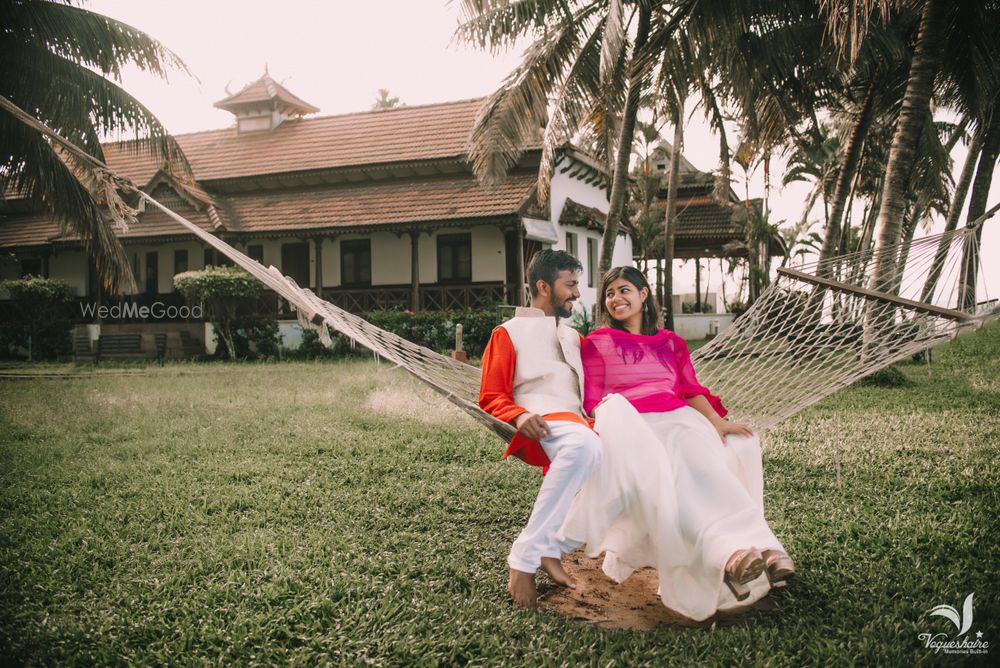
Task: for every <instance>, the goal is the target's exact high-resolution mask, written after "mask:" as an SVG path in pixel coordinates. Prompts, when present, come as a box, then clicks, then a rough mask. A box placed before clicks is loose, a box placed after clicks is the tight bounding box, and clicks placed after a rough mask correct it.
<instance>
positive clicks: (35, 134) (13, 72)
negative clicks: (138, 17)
mask: <svg viewBox="0 0 1000 668" xmlns="http://www.w3.org/2000/svg"><path fill="white" fill-rule="evenodd" d="M0 44H2V46H0V54H2V56H0V98H4V99H0V102H5V101H6V103H5V104H2V105H0V145H2V146H3V149H2V150H0V192H9V191H14V192H17V193H20V194H23V195H26V196H28V197H29V198H31V199H33V200H35V201H37V202H38V203H40V204H43V205H44V206H45V208H46V209H47V210H48V211H49V212H50V213H51V214H52V215H53V216H54V217H55V218H56V219H58V220H60V221H62V222H63V223H64V224H65V225H67V226H68V227H69V229H70V230H72V232H73V233H75V234H76V235H78V236H79V237H80V239H82V241H83V243H84V245H85V247H86V248H87V250H88V252H89V253H90V255H91V257H92V258H93V262H94V264H95V266H96V268H97V271H98V274H99V276H100V277H101V280H102V282H103V283H104V286H105V287H106V288H107V289H109V290H110V291H112V292H123V291H128V290H130V289H131V288H134V286H135V280H134V278H133V276H132V272H131V269H130V267H129V262H128V258H127V257H126V254H125V251H124V249H123V248H122V246H121V243H120V242H119V241H118V238H117V237H116V236H115V234H114V232H113V230H112V228H111V225H109V224H108V221H107V220H106V219H105V216H104V215H103V214H102V205H103V204H105V203H106V200H107V197H108V192H107V191H104V192H100V193H99V194H96V195H95V191H98V190H101V188H100V187H99V186H101V185H103V184H98V183H94V182H92V181H91V182H90V183H87V184H85V183H84V182H83V181H82V180H81V178H83V177H82V172H81V171H79V170H77V169H74V168H75V167H78V165H74V164H73V163H72V160H71V159H70V157H69V156H67V155H66V153H65V152H62V151H59V150H58V149H57V148H56V147H55V146H54V145H53V143H52V142H50V141H48V140H47V139H46V138H45V137H44V136H43V135H42V134H41V133H40V132H39V131H38V130H36V129H34V128H33V127H31V126H30V125H29V124H28V123H27V122H26V121H25V119H24V118H21V117H19V112H22V111H23V112H26V113H27V114H30V115H31V116H33V117H34V118H36V119H38V120H39V121H41V122H43V123H45V124H46V125H48V126H49V127H50V128H52V129H53V130H55V131H56V132H58V133H59V134H60V135H62V136H63V137H65V138H66V139H68V140H69V141H71V142H73V143H74V144H76V145H77V146H79V147H80V148H82V149H83V150H84V151H86V152H87V153H88V154H90V155H91V156H93V157H94V158H97V159H98V160H101V161H103V160H104V152H103V150H102V149H101V140H102V138H104V137H107V136H116V135H117V136H118V137H123V136H124V137H129V138H130V135H133V134H134V135H137V136H139V137H141V138H144V141H142V142H140V143H137V144H136V145H135V146H136V148H137V150H146V151H149V152H152V153H156V154H158V155H161V156H163V158H165V159H166V160H168V161H169V162H170V164H178V163H179V164H183V162H182V161H183V158H182V155H181V152H180V149H179V148H178V147H177V145H176V143H175V142H174V141H173V140H172V139H171V138H170V136H169V135H168V134H167V131H166V130H165V129H164V127H163V125H162V124H161V123H160V121H159V120H157V118H156V117H155V116H154V115H153V113H152V112H151V111H149V109H147V108H146V107H145V106H143V104H142V103H141V102H139V101H138V100H136V99H135V98H134V97H132V96H131V95H129V94H128V93H127V92H126V91H124V90H123V89H122V88H120V87H119V86H118V85H117V84H116V83H114V81H117V80H120V78H121V72H122V70H123V69H124V67H125V66H126V65H135V66H137V67H139V68H140V69H142V70H144V71H147V72H152V73H153V74H156V75H159V76H161V77H165V76H166V72H167V70H168V69H171V68H174V69H180V70H182V71H185V72H186V71H187V69H186V68H185V66H184V64H183V63H182V62H181V60H180V59H179V58H178V57H177V56H176V55H175V54H174V53H173V52H171V51H169V50H168V49H167V48H165V47H164V46H163V45H162V44H160V43H159V42H158V41H156V40H154V39H153V38H152V37H150V36H149V35H147V34H146V33H144V32H142V31H140V30H136V29H135V28H133V27H131V26H129V25H126V24H124V23H121V22H120V21H116V20H114V19H111V18H108V17H106V16H101V15H100V14H96V13H94V12H91V11H87V10H86V9H82V8H80V7H74V6H72V4H70V0H19V1H17V2H10V1H5V2H2V3H0ZM11 103H12V105H13V107H11ZM85 180H86V179H85ZM111 196H112V197H113V196H114V193H113V192H112V193H111Z"/></svg>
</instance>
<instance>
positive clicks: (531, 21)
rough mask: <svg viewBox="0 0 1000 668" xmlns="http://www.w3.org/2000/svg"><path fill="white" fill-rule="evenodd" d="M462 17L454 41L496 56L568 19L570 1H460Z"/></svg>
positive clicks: (570, 13) (571, 13)
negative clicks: (470, 45) (488, 50)
mask: <svg viewBox="0 0 1000 668" xmlns="http://www.w3.org/2000/svg"><path fill="white" fill-rule="evenodd" d="M459 4H460V13H461V16H462V19H461V22H460V23H459V26H458V28H457V29H456V30H455V34H454V39H455V40H457V41H459V42H464V43H467V44H472V45H475V46H478V47H479V48H483V49H486V48H488V49H490V50H491V51H492V52H493V53H498V52H500V51H503V50H506V49H507V48H509V47H511V46H513V45H514V44H515V43H516V42H517V40H518V39H520V38H521V37H525V36H527V35H530V34H536V35H538V36H542V35H543V34H544V32H545V31H546V30H547V29H548V28H550V27H551V26H552V25H554V24H556V23H559V22H560V21H564V20H569V19H570V18H571V17H572V15H573V13H574V12H573V11H572V10H571V9H570V7H569V4H570V3H569V2H567V0H461V2H459Z"/></svg>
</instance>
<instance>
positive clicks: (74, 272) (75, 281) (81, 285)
mask: <svg viewBox="0 0 1000 668" xmlns="http://www.w3.org/2000/svg"><path fill="white" fill-rule="evenodd" d="M87 273H88V272H87V256H86V255H85V254H84V252H83V251H82V250H81V251H74V250H70V251H59V252H57V253H53V254H52V257H50V258H49V277H50V278H58V279H60V280H62V281H66V283H68V284H69V287H70V290H71V291H72V294H73V295H74V296H76V297H84V296H86V294H87Z"/></svg>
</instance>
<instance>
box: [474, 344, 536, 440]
mask: <svg viewBox="0 0 1000 668" xmlns="http://www.w3.org/2000/svg"><path fill="white" fill-rule="evenodd" d="M516 365H517V352H516V351H515V350H514V344H513V342H512V341H511V340H510V335H509V334H507V330H505V329H504V328H503V327H497V328H496V329H495V330H493V335H492V336H491V337H490V342H489V343H488V344H487V345H486V350H484V351H483V372H482V379H481V380H480V383H479V407H480V408H482V409H483V410H484V411H486V412H487V413H489V414H490V415H492V416H493V417H495V418H496V419H498V420H503V421H504V422H509V423H510V424H512V425H514V426H515V427H516V428H517V430H518V432H520V433H521V435H522V436H525V437H527V438H530V439H533V440H538V439H540V438H542V437H544V436H546V435H547V434H548V433H549V426H548V424H546V422H545V420H543V419H542V417H541V416H540V415H535V414H534V413H529V412H528V410H527V409H526V408H524V407H523V406H518V405H517V404H516V403H514V368H515V366H516Z"/></svg>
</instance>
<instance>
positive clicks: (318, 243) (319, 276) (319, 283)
mask: <svg viewBox="0 0 1000 668" xmlns="http://www.w3.org/2000/svg"><path fill="white" fill-rule="evenodd" d="M313 245H314V246H315V247H316V271H315V279H316V294H317V295H319V296H320V297H321V298H322V297H323V237H313Z"/></svg>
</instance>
